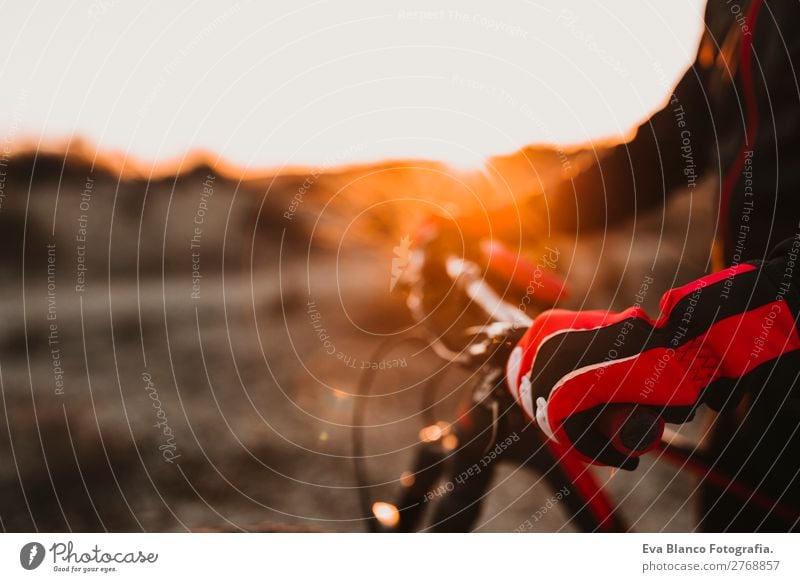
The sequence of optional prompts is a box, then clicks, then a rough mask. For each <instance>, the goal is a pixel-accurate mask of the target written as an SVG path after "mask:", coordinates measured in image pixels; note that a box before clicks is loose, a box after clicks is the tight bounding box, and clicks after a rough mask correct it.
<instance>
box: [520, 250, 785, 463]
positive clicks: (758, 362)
mask: <svg viewBox="0 0 800 582" xmlns="http://www.w3.org/2000/svg"><path fill="white" fill-rule="evenodd" d="M798 314H800V235H798V236H797V237H795V238H792V239H788V240H786V241H784V242H783V243H781V244H780V245H778V247H777V248H776V249H775V250H774V251H773V253H772V255H771V256H770V258H769V260H767V261H758V262H750V263H743V264H740V265H738V266H736V267H731V268H729V269H725V270H723V271H719V272H717V273H714V274H712V275H707V276H705V277H703V278H701V279H698V280H696V281H693V282H691V283H689V284H688V285H684V286H683V287H680V288H677V289H672V290H671V291H669V292H667V293H666V294H665V295H664V296H663V297H662V300H661V316H660V317H659V319H658V320H655V321H654V320H651V319H650V318H649V317H648V316H647V314H646V313H645V312H644V311H642V310H641V309H640V308H638V307H633V308H630V309H628V310H626V311H623V312H620V313H612V312H607V311H583V312H573V311H565V310H552V311H547V312H544V313H543V314H541V315H540V316H538V317H537V318H536V319H535V320H534V323H533V325H532V326H531V328H530V329H529V330H528V331H527V332H526V334H525V336H524V337H523V338H522V339H521V340H520V342H519V344H518V345H517V347H516V348H515V350H514V353H513V354H512V357H511V358H510V360H509V364H508V369H507V380H508V384H509V388H510V390H511V392H512V394H513V395H514V396H515V398H516V399H517V401H518V402H519V403H520V405H521V406H522V408H523V409H524V410H525V411H526V412H527V414H528V415H529V416H530V417H531V418H535V419H536V421H537V423H538V424H539V426H540V428H541V429H542V430H543V431H544V432H545V433H546V434H547V435H548V436H549V437H550V438H551V439H553V440H556V441H558V442H559V443H561V444H565V445H566V446H568V447H572V448H573V449H574V450H575V451H576V452H577V453H578V454H579V455H581V456H582V457H583V458H584V460H586V461H588V462H595V463H599V464H606V465H614V466H619V467H623V468H627V469H632V468H635V467H636V465H637V460H636V459H635V458H634V456H632V455H629V453H628V452H624V451H620V450H618V448H615V446H609V439H608V437H607V436H606V433H603V431H602V430H601V429H602V427H601V426H598V419H599V418H600V415H601V413H604V412H605V411H607V409H608V407H610V406H612V405H620V406H636V407H639V408H643V409H646V410H647V411H648V412H649V413H651V414H655V415H656V416H657V417H660V418H661V419H662V420H663V421H666V422H685V421H686V420H688V419H689V418H691V417H692V415H693V414H694V411H695V409H696V408H697V407H698V406H699V405H700V404H706V405H708V406H709V407H711V408H712V409H714V410H721V409H722V408H726V407H730V406H735V405H736V404H737V403H738V402H739V400H740V398H741V397H742V395H744V394H746V393H749V394H750V395H752V396H753V397H758V398H760V399H762V402H766V403H770V404H771V405H774V407H775V408H776V410H777V409H778V408H779V407H780V406H782V403H783V402H785V400H786V398H787V394H788V391H790V390H792V389H793V388H792V386H793V384H795V383H796V379H795V376H796V370H797V369H800V336H799V335H798ZM787 369H788V370H794V371H793V372H792V373H791V374H789V376H791V377H784V376H787V374H786V373H785V371H786V370H787Z"/></svg>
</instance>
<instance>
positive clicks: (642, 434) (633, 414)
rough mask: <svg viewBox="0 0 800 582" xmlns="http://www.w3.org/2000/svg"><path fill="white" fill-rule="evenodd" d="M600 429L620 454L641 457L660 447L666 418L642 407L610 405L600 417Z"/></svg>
mask: <svg viewBox="0 0 800 582" xmlns="http://www.w3.org/2000/svg"><path fill="white" fill-rule="evenodd" d="M598 428H599V429H600V432H601V433H603V434H604V435H605V436H606V437H607V438H608V439H609V441H610V442H611V444H612V445H613V446H614V448H615V449H617V450H618V451H619V452H621V453H624V454H626V455H627V456H629V457H640V456H642V455H643V454H645V453H647V452H648V451H651V450H652V449H654V448H655V447H656V445H658V443H659V441H660V440H661V436H662V435H663V434H664V419H663V418H661V416H659V415H658V414H656V413H655V412H654V411H653V410H650V409H648V408H643V407H640V406H635V405H620V406H610V407H609V408H608V409H607V410H606V411H604V412H603V413H602V414H601V415H600V417H599V419H598Z"/></svg>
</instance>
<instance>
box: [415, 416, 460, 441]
mask: <svg viewBox="0 0 800 582" xmlns="http://www.w3.org/2000/svg"><path fill="white" fill-rule="evenodd" d="M449 434H450V425H449V424H448V423H446V422H445V421H443V420H440V421H439V422H437V423H436V424H432V425H430V426H426V427H425V428H423V429H422V430H420V431H419V440H421V441H422V442H423V443H432V442H435V441H438V440H439V439H441V438H443V437H446V436H447V435H449ZM456 442H457V441H456Z"/></svg>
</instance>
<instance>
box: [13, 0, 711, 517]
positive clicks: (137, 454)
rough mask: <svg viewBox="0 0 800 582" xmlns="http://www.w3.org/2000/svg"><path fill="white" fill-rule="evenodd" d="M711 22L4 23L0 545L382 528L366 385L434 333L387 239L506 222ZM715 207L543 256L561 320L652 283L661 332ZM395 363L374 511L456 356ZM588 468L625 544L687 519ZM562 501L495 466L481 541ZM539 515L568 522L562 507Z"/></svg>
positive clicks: (101, 13)
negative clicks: (365, 379)
mask: <svg viewBox="0 0 800 582" xmlns="http://www.w3.org/2000/svg"><path fill="white" fill-rule="evenodd" d="M703 8H704V7H703V2H701V1H697V0H692V1H681V2H672V3H661V2H640V3H635V4H633V5H631V4H630V3H627V2H622V1H614V2H600V1H596V2H595V1H591V0H586V1H581V2H578V1H571V2H561V3H559V4H558V6H554V5H551V4H549V3H544V2H542V3H537V2H513V3H499V5H498V3H486V2H443V3H439V4H437V6H436V7H431V6H430V4H429V3H421V2H411V3H403V5H402V6H399V5H397V4H394V3H371V4H369V5H363V4H359V3H357V2H354V1H352V2H351V1H343V2H328V1H325V0H320V1H316V2H291V3H288V2H273V3H269V4H268V5H262V4H260V3H255V2H249V1H241V2H235V3H226V4H222V3H213V2H177V3H169V5H161V4H155V3H152V2H150V3H138V4H131V3H123V2H118V1H115V0H93V1H92V2H89V3H75V2H72V3H69V2H67V3H64V2H44V3H38V4H36V5H35V6H32V5H30V4H29V3H25V2H10V3H6V4H4V5H3V7H2V8H1V9H0V10H2V14H3V22H4V24H5V27H4V28H5V30H6V31H7V34H4V35H2V37H0V48H2V51H1V52H0V54H2V55H3V57H2V64H0V79H1V80H2V83H0V240H1V241H2V247H1V248H2V253H0V309H2V312H1V313H2V319H1V321H2V324H0V392H1V393H2V411H3V414H2V415H0V424H3V425H4V430H0V459H2V462H1V463H0V484H1V487H2V491H3V495H2V497H0V526H2V529H3V530H5V531H32V530H46V531H61V530H74V531H101V530H113V531H138V530H147V531H181V530H185V529H194V530H217V529H227V530H240V529H244V530H262V531H264V530H266V531H269V530H283V529H297V530H323V531H363V530H364V529H365V524H364V519H363V515H362V514H361V511H360V509H359V506H358V503H357V496H356V487H357V485H358V484H357V483H356V481H355V479H354V476H353V460H352V441H351V430H350V429H351V415H352V411H353V406H354V401H355V399H356V397H355V396H354V393H355V391H356V385H357V382H358V378H359V376H360V374H361V372H362V369H361V368H363V367H364V366H365V363H366V365H369V363H370V362H372V360H371V358H372V353H373V350H374V348H375V346H376V344H377V343H378V342H380V341H383V340H384V339H386V338H392V337H395V336H398V335H399V334H400V333H402V332H404V331H406V330H407V329H408V328H410V327H413V325H414V322H413V321H412V319H411V317H410V315H409V313H408V310H407V308H406V307H405V302H404V297H403V294H402V292H401V290H400V289H398V288H396V287H395V285H394V284H393V271H392V268H393V262H392V261H393V259H394V258H396V256H397V253H396V251H395V250H394V249H395V248H396V247H397V246H398V245H402V244H404V243H403V242H402V241H403V239H404V237H411V236H412V235H413V232H414V228H415V225H417V224H419V222H420V221H421V220H423V219H424V217H426V216H428V215H430V214H432V213H470V212H483V211H485V210H487V209H489V210H491V209H496V208H500V207H504V206H508V205H510V204H511V205H514V204H516V203H518V202H520V201H521V200H523V199H525V198H527V197H530V196H536V195H537V194H538V193H540V192H541V191H542V190H543V189H546V187H547V185H548V184H550V183H553V182H554V181H558V180H563V179H565V178H568V177H569V176H568V175H565V172H566V169H567V168H580V167H581V165H583V164H585V163H588V162H590V161H591V160H593V159H594V157H595V156H596V155H597V154H598V151H601V150H602V148H603V147H606V146H608V145H609V144H612V143H618V142H620V141H623V140H625V139H629V138H630V137H631V131H632V128H634V127H635V126H636V124H637V123H638V122H640V121H641V120H643V119H644V118H646V117H647V116H648V114H649V113H651V112H652V111H654V110H655V109H657V108H659V107H660V106H662V105H663V104H664V102H665V101H666V99H667V96H668V94H669V92H670V89H671V88H672V86H673V85H674V84H675V82H676V81H677V79H678V78H679V76H680V75H681V74H682V73H683V71H684V70H685V69H686V67H687V66H688V65H689V63H690V61H691V59H692V58H693V56H694V54H695V53H696V50H697V44H698V42H699V35H700V33H701V30H702V12H703ZM565 160H569V163H568V164H565V163H564V162H565ZM712 191H713V184H708V183H706V184H701V187H699V188H698V189H696V190H695V191H694V193H693V194H692V196H691V199H690V198H689V194H688V192H687V193H685V194H683V193H679V194H678V195H677V196H675V197H673V200H672V201H671V202H670V205H669V206H668V207H667V208H666V209H665V210H664V211H662V210H660V209H659V210H658V211H657V212H656V213H654V214H653V215H652V216H648V217H644V218H643V219H642V218H641V217H640V219H639V220H637V221H636V222H631V223H626V224H623V225H620V226H618V227H615V229H613V230H607V231H605V232H602V233H598V234H596V235H590V236H585V237H581V238H580V239H575V238H568V237H567V238H565V237H562V238H561V239H554V240H552V241H551V244H552V245H556V246H557V248H558V249H559V251H560V255H559V256H560V258H559V263H558V265H557V270H558V272H559V273H560V274H561V275H562V276H564V277H565V278H566V279H567V281H568V282H569V284H570V286H571V288H572V289H573V294H572V296H571V297H570V298H569V299H568V300H567V301H566V302H565V303H564V304H563V305H564V306H566V307H572V308H587V307H588V308H607V309H609V308H610V309H615V308H623V307H626V306H628V305H630V304H632V303H633V302H634V301H636V300H637V299H636V298H637V296H638V295H639V294H640V291H641V288H642V281H643V280H644V279H645V277H651V278H652V280H653V284H652V286H651V287H650V288H649V290H648V292H647V294H646V296H645V297H644V307H645V308H646V309H647V310H648V311H649V312H650V313H651V315H653V314H655V313H657V304H658V298H659V297H660V295H661V292H663V291H664V290H666V289H669V288H671V287H673V286H675V284H676V282H677V283H681V282H685V281H688V280H690V279H691V278H694V277H696V276H699V275H700V274H702V273H704V272H705V271H706V269H707V261H708V256H707V255H708V248H709V244H710V239H711V236H712V233H713V229H714V224H713V219H712V216H713V201H712V196H711V194H712ZM524 224H525V219H524V217H523V218H522V225H523V227H524ZM409 240H410V243H409V244H410V245H412V246H413V244H414V241H413V240H412V239H409ZM385 362H386V365H385V366H384V367H383V368H382V369H381V370H379V372H378V375H377V378H378V380H377V382H376V385H375V387H374V390H373V398H370V402H369V407H368V413H367V418H366V422H365V424H366V427H365V430H364V432H365V443H366V452H367V454H368V459H367V463H368V466H369V470H370V479H371V482H370V483H369V485H370V493H371V495H373V496H374V498H375V499H382V498H384V497H388V496H389V495H390V493H391V492H392V491H393V490H395V489H396V488H397V487H398V486H399V483H400V478H401V474H402V472H403V471H404V470H405V469H406V468H407V465H408V463H409V459H410V457H411V454H412V449H413V447H414V445H415V443H417V442H418V439H419V430H420V428H421V426H422V421H421V419H420V414H419V412H420V411H419V399H420V394H419V392H420V390H421V389H422V388H421V386H422V384H423V380H424V379H426V378H428V377H430V376H431V375H432V374H436V373H440V372H442V371H443V369H444V368H445V367H446V365H445V364H443V363H442V362H441V361H439V360H437V359H435V358H434V357H433V356H432V355H431V354H430V353H428V352H419V351H418V350H414V349H411V348H409V347H405V348H403V347H398V348H397V350H395V352H393V353H392V354H391V358H389V359H387V360H385ZM459 374H460V372H458V371H456V370H454V371H452V372H449V373H448V383H447V385H446V386H444V387H443V388H442V389H440V393H439V395H438V403H437V405H436V408H435V414H436V415H437V416H438V417H439V418H441V419H442V420H443V421H445V422H448V421H451V420H452V419H453V418H454V416H455V414H456V405H457V403H458V401H459V400H460V399H461V398H462V397H463V396H464V394H465V393H466V392H467V391H468V390H469V388H470V385H469V382H468V378H466V376H465V375H463V374H462V375H459ZM598 475H599V476H600V477H601V478H602V479H603V480H608V487H609V488H610V490H611V491H612V492H613V493H614V494H615V495H616V498H617V500H618V501H619V502H620V504H621V507H622V511H623V513H624V515H625V516H626V518H627V519H628V520H629V521H630V522H631V523H632V524H633V526H634V527H635V528H636V529H639V530H644V531H661V530H667V531H686V530H690V529H692V528H693V527H694V523H693V521H692V518H691V511H690V505H691V503H692V496H693V490H694V484H693V483H692V482H691V481H690V479H689V478H688V477H687V476H685V475H680V474H678V473H677V471H676V470H675V469H673V468H672V467H669V466H666V465H663V464H653V463H652V462H649V461H645V462H644V463H643V466H642V467H641V468H640V469H639V470H638V471H636V472H635V473H629V474H620V473H617V474H616V475H615V476H613V478H612V477H611V474H610V473H609V472H608V471H607V470H606V471H605V472H603V471H599V472H598ZM552 494H553V492H551V491H548V490H547V487H546V486H545V485H544V484H543V483H542V482H541V481H540V479H539V477H538V476H537V475H535V474H532V473H530V472H528V471H526V470H522V469H520V468H519V467H516V466H514V465H513V463H505V464H504V465H503V467H502V470H501V471H500V474H499V476H498V477H497V478H496V482H495V483H493V486H492V490H491V494H490V495H489V498H488V500H487V503H486V507H485V508H484V513H483V515H482V517H481V520H480V524H479V528H478V529H479V530H481V531H513V530H514V529H516V528H518V527H519V526H520V524H521V523H522V522H523V521H524V520H526V519H529V518H530V516H531V515H533V514H535V513H536V512H537V511H538V510H539V509H540V508H541V507H542V505H543V503H544V502H545V501H546V500H547V499H548V498H550V497H551V496H552ZM534 525H535V528H534V530H535V531H562V530H563V531H571V530H573V529H574V527H573V525H572V524H570V523H569V522H568V521H566V520H565V518H564V516H563V515H562V514H561V513H560V512H559V510H558V508H556V509H555V510H553V511H551V512H548V513H547V514H546V515H545V516H544V517H542V518H541V519H540V520H538V521H537V522H536V523H535V524H534Z"/></svg>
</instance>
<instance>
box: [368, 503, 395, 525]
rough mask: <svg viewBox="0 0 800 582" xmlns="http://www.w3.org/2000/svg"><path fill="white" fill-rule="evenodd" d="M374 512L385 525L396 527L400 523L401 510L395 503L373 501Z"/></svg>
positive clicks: (376, 517)
mask: <svg viewBox="0 0 800 582" xmlns="http://www.w3.org/2000/svg"><path fill="white" fill-rule="evenodd" d="M372 514H373V515H374V516H375V519H377V520H378V521H379V522H380V523H381V525H383V526H385V527H394V526H396V525H397V524H398V523H400V512H399V511H398V510H397V508H396V507H395V506H394V505H392V504H391V503H386V502H385V501H376V502H375V503H373V504H372Z"/></svg>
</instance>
